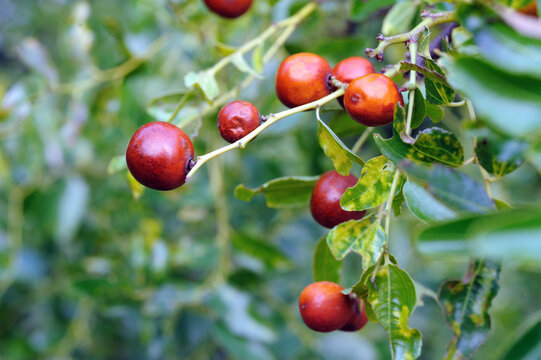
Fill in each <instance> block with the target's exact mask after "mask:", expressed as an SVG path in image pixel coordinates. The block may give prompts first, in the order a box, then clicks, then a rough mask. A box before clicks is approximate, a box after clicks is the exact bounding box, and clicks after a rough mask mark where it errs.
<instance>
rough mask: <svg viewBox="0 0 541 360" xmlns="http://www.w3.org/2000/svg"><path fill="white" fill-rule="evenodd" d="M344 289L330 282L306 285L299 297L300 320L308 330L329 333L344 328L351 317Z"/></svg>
mask: <svg viewBox="0 0 541 360" xmlns="http://www.w3.org/2000/svg"><path fill="white" fill-rule="evenodd" d="M342 290H344V288H343V287H342V286H340V285H338V284H336V283H333V282H330V281H319V282H315V283H312V284H310V285H308V286H307V287H306V288H304V290H303V291H302V293H301V295H300V297H299V311H300V313H301V317H302V320H303V321H304V323H305V324H306V326H308V327H309V328H310V329H312V330H314V331H319V332H330V331H334V330H338V329H340V328H342V327H343V326H345V325H346V324H347V323H348V321H349V320H350V319H351V317H352V316H353V306H352V300H351V298H350V297H349V296H347V295H344V294H342V292H341V291H342Z"/></svg>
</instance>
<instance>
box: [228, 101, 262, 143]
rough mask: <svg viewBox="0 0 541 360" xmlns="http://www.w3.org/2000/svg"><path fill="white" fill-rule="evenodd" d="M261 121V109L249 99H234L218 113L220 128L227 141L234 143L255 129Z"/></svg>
mask: <svg viewBox="0 0 541 360" xmlns="http://www.w3.org/2000/svg"><path fill="white" fill-rule="evenodd" d="M260 123H261V121H260V119H259V111H258V110H257V108H256V107H255V106H254V105H253V104H252V103H249V102H247V101H233V102H230V103H229V104H227V105H226V106H224V107H223V108H222V110H220V112H219V113H218V129H219V130H220V135H222V138H224V140H225V141H228V142H230V143H234V142H235V141H237V140H239V139H242V138H243V137H245V136H246V135H248V134H249V133H251V132H252V131H254V130H255V129H256V128H257V127H258V126H259V124H260Z"/></svg>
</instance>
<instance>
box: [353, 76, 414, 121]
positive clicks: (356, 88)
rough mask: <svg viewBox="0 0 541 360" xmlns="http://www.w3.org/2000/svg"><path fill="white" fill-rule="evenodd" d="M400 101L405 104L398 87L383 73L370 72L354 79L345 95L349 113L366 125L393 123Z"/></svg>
mask: <svg viewBox="0 0 541 360" xmlns="http://www.w3.org/2000/svg"><path fill="white" fill-rule="evenodd" d="M399 102H400V103H401V104H402V105H404V100H403V99H402V94H400V91H399V90H398V87H397V86H396V84H395V83H394V82H393V81H392V80H391V79H389V78H388V77H387V76H385V75H382V74H368V75H365V76H362V77H360V78H358V79H355V80H353V81H352V82H351V83H350V84H349V86H348V87H347V89H346V94H345V96H344V105H345V108H346V111H347V112H348V114H349V115H350V116H351V117H352V118H353V120H355V121H357V122H359V123H361V124H363V125H365V126H382V125H387V124H389V123H392V122H393V118H394V108H395V106H396V104H397V103H399Z"/></svg>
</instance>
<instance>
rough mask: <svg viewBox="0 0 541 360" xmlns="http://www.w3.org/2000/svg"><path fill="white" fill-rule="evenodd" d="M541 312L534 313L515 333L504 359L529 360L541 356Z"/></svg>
mask: <svg viewBox="0 0 541 360" xmlns="http://www.w3.org/2000/svg"><path fill="white" fill-rule="evenodd" d="M540 338H541V313H537V314H534V315H533V316H531V317H530V318H529V319H528V320H527V321H526V322H525V323H523V324H521V325H520V327H519V329H518V330H517V331H516V333H514V334H513V339H512V341H513V342H512V343H511V344H510V346H509V347H508V349H507V351H506V352H505V355H504V356H502V357H501V359H503V360H528V359H537V358H539V357H540V356H541V343H539V339H540Z"/></svg>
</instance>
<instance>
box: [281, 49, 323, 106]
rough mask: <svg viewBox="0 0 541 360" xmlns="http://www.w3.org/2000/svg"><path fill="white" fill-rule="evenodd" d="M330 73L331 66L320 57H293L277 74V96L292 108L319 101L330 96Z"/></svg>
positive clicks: (300, 55)
mask: <svg viewBox="0 0 541 360" xmlns="http://www.w3.org/2000/svg"><path fill="white" fill-rule="evenodd" d="M330 73H331V66H330V65H329V63H328V62H327V60H325V59H324V58H322V57H321V56H319V55H316V54H312V53H298V54H295V55H291V56H289V57H288V58H286V59H285V60H284V61H282V64H280V67H279V68H278V71H277V72H276V95H277V96H278V99H280V101H281V102H282V103H283V104H284V105H285V106H287V107H290V108H292V107H297V106H300V105H304V104H308V103H310V102H312V101H316V100H319V99H321V98H322V97H325V96H327V95H329V94H330V89H329V86H328V80H329V76H330Z"/></svg>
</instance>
